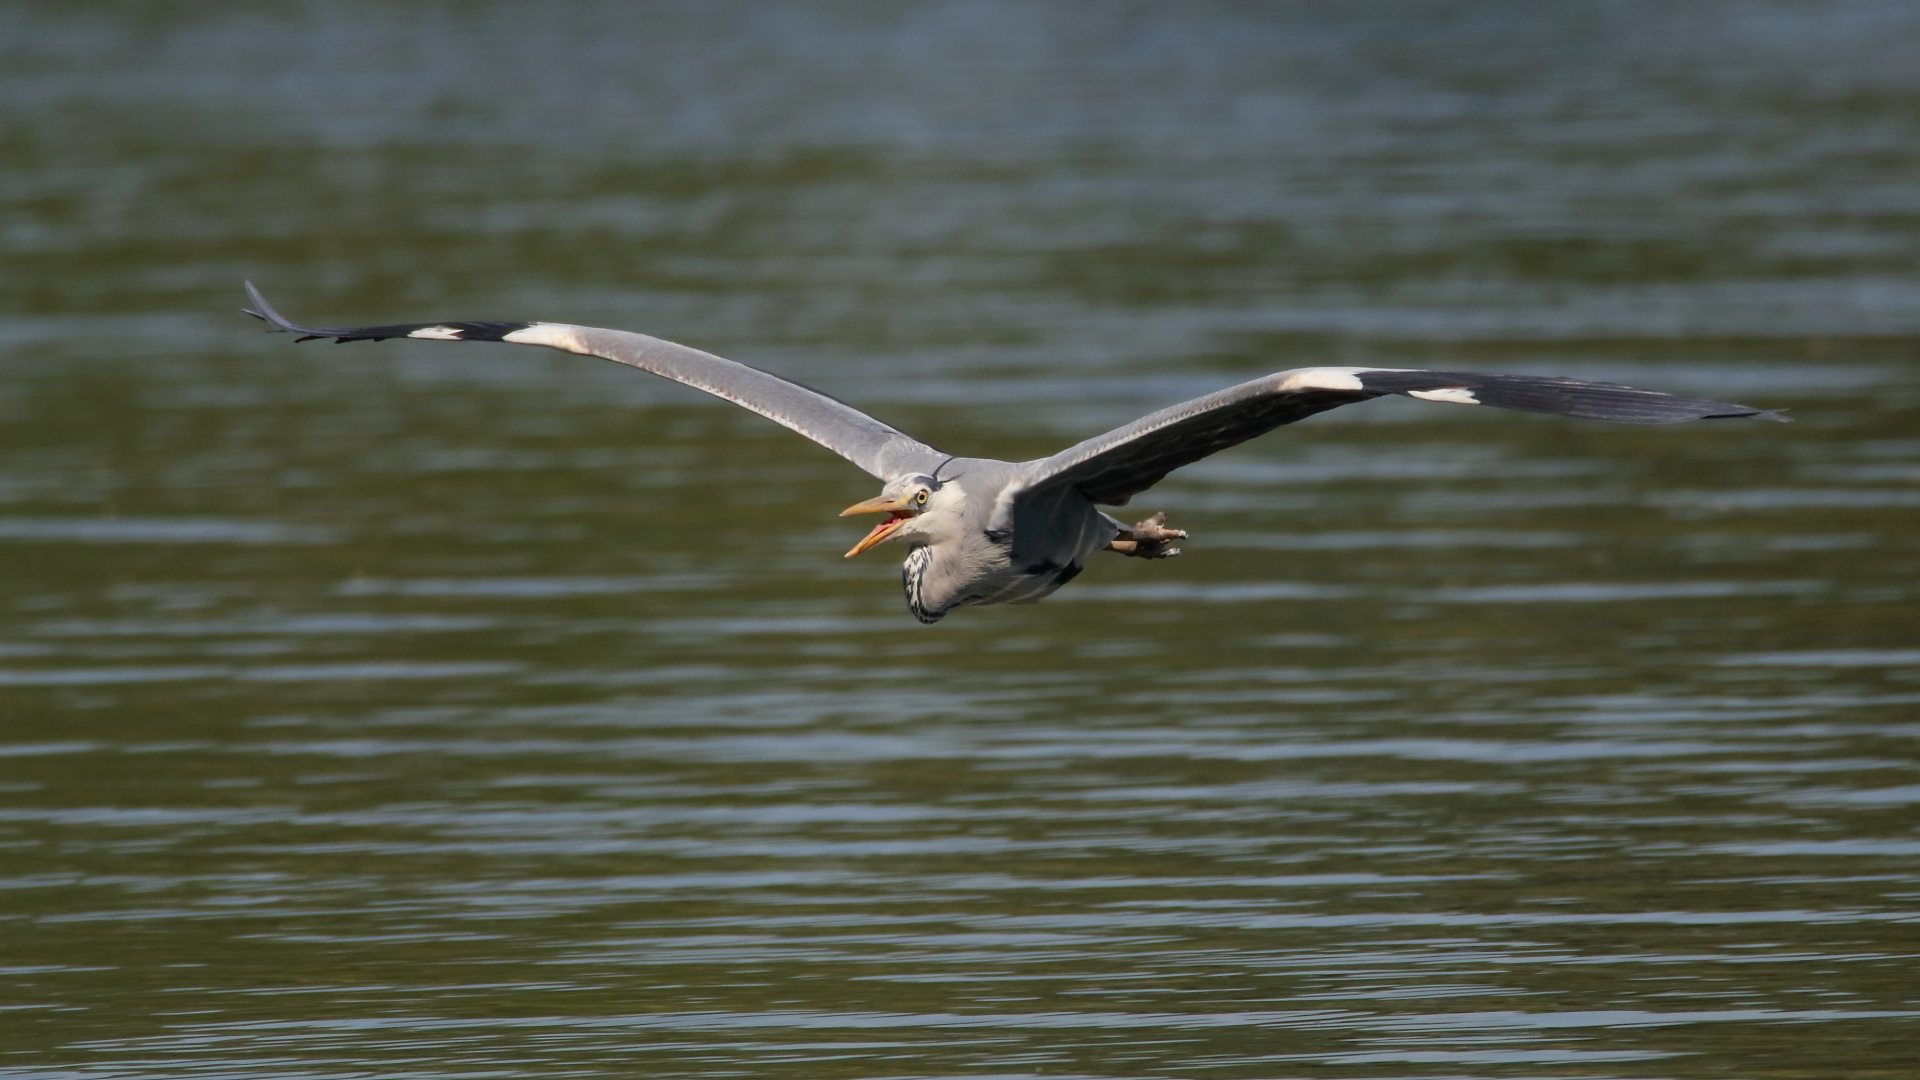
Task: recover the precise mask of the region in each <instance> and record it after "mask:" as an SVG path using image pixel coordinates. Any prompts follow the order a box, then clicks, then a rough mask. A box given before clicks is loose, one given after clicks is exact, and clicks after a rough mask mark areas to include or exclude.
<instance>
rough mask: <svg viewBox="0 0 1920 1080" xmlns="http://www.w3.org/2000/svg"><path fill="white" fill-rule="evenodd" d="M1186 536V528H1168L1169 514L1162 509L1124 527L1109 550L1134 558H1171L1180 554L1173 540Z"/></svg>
mask: <svg viewBox="0 0 1920 1080" xmlns="http://www.w3.org/2000/svg"><path fill="white" fill-rule="evenodd" d="M1186 538H1187V533H1186V530H1184V529H1169V528H1167V515H1166V513H1165V512H1164V511H1162V512H1161V513H1158V514H1155V515H1153V516H1152V517H1150V518H1148V519H1147V520H1145V521H1141V522H1136V523H1135V524H1134V526H1133V528H1131V529H1122V530H1121V531H1120V535H1119V536H1116V537H1114V538H1113V540H1112V542H1110V543H1109V544H1107V550H1108V551H1117V552H1119V553H1120V554H1122V555H1125V556H1128V557H1129V558H1134V559H1171V558H1173V557H1174V556H1175V555H1178V554H1180V549H1179V548H1177V547H1173V546H1171V545H1172V542H1173V541H1175V540H1185V539H1186Z"/></svg>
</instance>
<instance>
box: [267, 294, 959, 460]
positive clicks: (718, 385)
mask: <svg viewBox="0 0 1920 1080" xmlns="http://www.w3.org/2000/svg"><path fill="white" fill-rule="evenodd" d="M247 295H248V296H250V297H252V298H253V304H254V307H253V310H250V311H248V312H247V314H249V315H252V316H254V317H255V318H257V319H261V320H263V321H265V322H266V323H268V324H269V325H271V326H272V327H273V328H274V329H276V330H285V331H287V332H288V333H292V334H299V335H301V336H300V338H299V339H298V340H300V341H308V340H311V339H313V338H332V339H334V341H335V342H346V341H383V340H385V339H387V338H424V339H427V340H432V341H504V342H506V343H508V344H510V345H544V346H546V347H548V348H552V349H560V350H562V351H564V352H571V353H580V354H581V355H583V356H597V357H600V358H601V359H603V360H612V361H613V362H614V363H616V364H625V365H627V366H628V367H635V368H639V369H640V370H642V371H650V372H652V373H653V374H655V375H660V376H663V377H665V378H668V379H672V380H673V381H675V382H679V383H685V384H686V385H688V386H691V387H693V388H694V389H696V390H704V391H706V392H707V393H709V394H712V395H713V396H715V397H717V398H722V399H724V400H727V401H731V402H733V403H734V404H735V405H739V406H741V407H742V408H745V409H750V410H752V411H753V412H757V413H759V414H760V415H761V416H764V417H766V418H767V419H769V420H772V421H773V422H774V423H776V424H780V425H782V426H784V427H787V428H790V429H792V430H794V431H797V432H799V433H800V434H802V435H805V436H806V437H807V438H809V439H812V440H813V441H814V442H817V443H819V444H820V445H821V446H824V447H826V448H827V449H829V450H832V451H833V452H834V453H836V454H839V455H840V456H841V457H844V458H846V459H847V460H848V461H851V462H853V463H854V464H855V465H858V466H860V467H861V468H862V469H865V470H866V471H868V472H870V473H872V474H873V475H874V476H877V477H879V478H880V479H882V480H891V479H893V478H894V477H896V476H899V475H901V474H903V473H914V472H923V473H925V472H933V471H934V470H935V469H937V468H938V467H939V465H940V463H941V462H942V461H945V460H947V455H946V454H943V453H941V452H940V451H938V450H935V449H934V448H933V447H931V446H928V445H927V444H925V443H923V442H921V441H920V440H918V439H915V438H913V437H912V436H910V435H907V434H905V433H903V432H900V431H896V430H895V429H893V428H891V427H888V426H887V425H886V424H883V423H881V422H880V421H878V420H875V419H874V418H873V417H871V416H868V415H867V414H866V413H863V412H861V411H860V410H859V409H856V408H854V407H853V406H851V405H848V404H847V403H845V402H843V401H840V400H838V399H837V398H832V397H829V396H827V395H826V394H823V393H821V392H819V391H818V390H811V389H808V388H807V387H804V386H801V385H800V384H799V383H796V382H790V381H788V380H786V379H783V378H780V377H779V376H778V375H772V374H769V373H767V372H765V371H761V370H760V369H759V368H753V367H748V366H747V365H745V364H741V363H736V362H734V361H732V360H726V359H722V358H721V357H718V356H714V355H713V354H712V353H704V352H701V351H700V350H698V349H690V348H688V347H687V346H685V345H676V344H674V343H673V342H671V341H662V340H661V339H659V338H655V337H648V336H647V335H645V334H634V333H629V332H628V331H625V330H601V329H597V328H595V327H591V326H571V325H568V324H566V323H543V322H438V323H409V324H406V325H401V326H360V327H331V328H328V327H314V326H295V325H294V324H293V323H291V322H289V321H288V320H287V318H286V316H284V315H282V314H280V313H279V312H278V311H275V310H274V309H273V305H272V304H269V303H267V298H266V297H264V296H261V295H260V290H258V289H256V288H254V287H253V283H252V282H248V283H247Z"/></svg>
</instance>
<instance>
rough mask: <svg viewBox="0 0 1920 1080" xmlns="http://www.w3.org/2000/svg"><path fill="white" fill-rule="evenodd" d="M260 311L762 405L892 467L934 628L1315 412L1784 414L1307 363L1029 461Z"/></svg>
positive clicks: (799, 406) (717, 371)
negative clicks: (1376, 408) (1374, 402)
mask: <svg viewBox="0 0 1920 1080" xmlns="http://www.w3.org/2000/svg"><path fill="white" fill-rule="evenodd" d="M247 294H248V296H250V297H251V298H252V300H253V304H254V307H253V308H252V309H251V310H247V312H246V313H247V314H249V315H252V316H254V317H256V318H259V319H262V320H264V321H265V322H267V323H269V324H270V325H271V326H272V327H273V328H274V329H275V330H282V331H286V332H288V333H292V334H299V335H301V336H300V337H299V338H298V340H300V341H308V340H312V339H314V338H333V339H334V341H335V342H348V341H381V340H385V339H388V338H423V339H428V340H433V341H499V342H506V343H508V344H511V345H540V346H544V347H546V348H550V349H559V350H561V351H562V352H570V353H579V354H581V355H583V356H597V357H600V358H601V359H604V360H612V361H614V362H615V363H619V364H626V365H627V366H629V367H635V368H639V369H640V370H642V371H649V372H652V373H653V374H655V375H661V376H664V377H666V378H669V379H672V380H674V381H676V382H680V383H685V384H686V385H688V386H691V387H694V388H695V389H698V390H704V391H706V392H707V393H709V394H712V395H714V396H715V397H719V398H723V399H725V400H727V401H731V402H733V403H734V404H736V405H739V406H742V407H743V408H747V409H751V410H752V411H754V412H757V413H759V414H760V415H761V416H764V417H766V418H768V419H769V420H772V421H774V422H775V423H777V424H781V425H784V426H786V427H788V428H791V429H792V430H794V431H797V432H799V433H800V434H802V435H805V436H806V437H807V438H809V439H812V440H813V441H815V442H817V443H819V444H820V445H822V446H824V447H826V448H827V449H829V450H832V451H834V452H835V453H837V454H839V455H840V456H842V457H844V458H846V459H847V460H849V461H851V462H853V463H854V464H855V465H857V466H859V467H860V468H862V469H865V470H866V471H867V472H869V473H871V474H872V475H873V476H874V477H876V478H878V479H879V480H880V481H881V483H882V487H881V489H880V494H879V495H877V496H875V497H874V498H871V499H867V500H866V501H864V502H860V503H856V504H854V505H853V506H849V507H847V508H846V509H845V510H843V511H841V516H843V517H844V516H846V515H849V514H885V515H887V517H886V520H884V521H882V522H880V524H878V525H876V526H874V528H873V530H872V531H871V532H869V533H867V535H866V536H865V537H864V538H863V539H861V541H860V542H859V543H857V544H855V545H854V546H853V549H852V550H851V551H849V552H847V556H848V557H852V556H854V555H858V554H860V553H861V552H863V551H866V550H867V549H869V548H871V547H874V546H875V545H877V544H882V543H889V542H892V543H904V544H905V545H906V546H907V555H906V561H905V564H904V567H903V572H902V580H903V582H904V584H905V589H906V595H907V608H908V610H910V611H912V612H913V615H914V617H915V618H917V619H919V620H920V621H921V622H923V623H932V622H937V621H939V620H940V618H941V617H943V616H944V615H946V614H947V613H948V612H950V611H952V610H953V609H955V608H958V607H964V606H967V605H972V604H1018V603H1031V602H1033V601H1036V600H1039V599H1041V598H1043V597H1045V596H1047V595H1049V594H1051V593H1052V592H1053V591H1054V590H1056V589H1058V588H1060V586H1062V585H1065V584H1066V583H1067V582H1068V581H1071V580H1072V579H1073V577H1074V576H1075V575H1076V574H1078V573H1080V571H1081V569H1082V567H1083V566H1084V565H1085V564H1086V560H1087V558H1088V556H1090V555H1092V554H1093V553H1094V552H1096V551H1102V550H1106V551H1113V552H1117V553H1119V554H1121V555H1127V556H1131V557H1134V558H1144V559H1164V558H1169V557H1171V556H1174V555H1178V554H1179V553H1180V549H1178V548H1176V547H1173V546H1172V541H1174V540H1179V539H1183V538H1185V537H1186V535H1187V534H1186V533H1185V532H1182V531H1181V530H1179V529H1173V528H1168V527H1167V526H1166V518H1165V515H1164V514H1155V515H1153V516H1152V517H1149V518H1147V519H1146V520H1144V521H1141V522H1139V523H1137V524H1134V525H1126V524H1123V523H1122V522H1120V521H1119V520H1118V519H1115V518H1113V517H1110V516H1108V515H1107V514H1105V513H1103V512H1101V511H1100V510H1099V509H1098V507H1099V506H1101V505H1108V506H1124V505H1126V503H1127V501H1128V500H1129V499H1131V498H1133V496H1135V495H1138V494H1140V493H1141V492H1143V491H1145V490H1147V489H1148V488H1150V487H1152V486H1153V485H1154V484H1156V483H1158V482H1159V481H1160V480H1161V479H1162V478H1163V477H1165V476H1166V475H1167V474H1168V473H1170V472H1172V471H1173V470H1175V469H1177V468H1179V467H1181V466H1182V465H1190V464H1192V463H1193V462H1196V461H1199V460H1200V459H1201V458H1204V457H1206V456H1208V455H1209V454H1214V453H1218V452H1219V451H1221V450H1225V449H1227V448H1228V447H1230V446H1234V445H1237V444H1239V443H1242V442H1245V441H1247V440H1248V439H1252V438H1254V437H1256V436H1258V435H1263V434H1265V433H1266V432H1268V431H1271V430H1273V429H1274V428H1276V427H1279V426H1281V425H1283V424H1291V423H1293V422H1294V421H1296V420H1302V419H1305V418H1306V417H1309V416H1312V415H1313V414H1314V413H1318V412H1325V411H1326V410H1328V409H1334V408H1338V407H1340V406H1342V405H1349V404H1352V403H1354V402H1357V401H1366V400H1368V399H1369V398H1377V397H1385V396H1387V395H1390V394H1398V395H1403V396H1406V397H1410V398H1418V399H1421V400H1424V401H1437V402H1450V403H1453V404H1457V405H1491V406H1493V407H1495V408H1501V409H1517V410H1520V411H1522V412H1535V413H1547V414H1550V415H1554V416H1570V417H1577V418H1581V419H1587V420H1606V421H1612V422H1614V423H1624V424H1670V423H1677V422H1680V421H1683V420H1713V419H1727V418H1751V419H1757V420H1786V419H1787V418H1786V417H1784V416H1781V415H1780V414H1779V413H1776V412H1770V411H1768V410H1765V409H1756V408H1752V407H1750V406H1746V405H1732V404H1728V403H1726V402H1721V401H1708V400H1705V399H1702V398H1687V397H1675V396H1673V395H1671V394H1662V393H1658V392H1655V391H1652V390H1639V389H1635V388H1633V387H1630V386H1619V385H1615V384H1612V383H1597V382H1583V381H1579V380H1575V379H1563V378H1547V377H1541V376H1532V375H1500V374H1483V373H1478V372H1470V371H1421V370H1411V369H1405V368H1369V367H1308V368H1295V369H1293V370H1290V371H1281V372H1276V373H1274V374H1272V375H1263V376H1261V377H1260V378H1258V379H1253V380H1250V381H1248V382H1243V383H1240V384H1239V385H1237V386H1230V387H1227V388H1226V389H1224V390H1219V391H1216V392H1214V393H1211V394H1207V395H1205V396H1203V397H1197V398H1194V399H1193V400H1191V401H1185V402H1181V403H1180V404H1178V405H1172V406H1169V407H1167V408H1165V409H1161V410H1160V411H1159V412H1155V413H1150V414H1148V415H1146V416H1143V417H1141V418H1140V419H1138V420H1135V421H1134V422H1132V423H1130V424H1127V425H1124V426H1122V427H1118V428H1115V429H1113V430H1112V431H1109V432H1106V433H1105V434H1102V435H1095V436H1094V437H1093V438H1091V439H1087V440H1085V441H1083V442H1080V443H1077V444H1075V445H1073V446H1070V447H1067V448H1066V449H1065V450H1062V451H1060V452H1059V453H1057V454H1054V455H1052V456H1051V457H1044V458H1039V459H1036V460H1033V461H1019V462H1013V461H996V460H994V459H992V458H969V457H957V456H954V455H950V454H946V453H942V452H941V451H939V450H936V449H934V448H933V447H931V446H928V445H927V444H925V443H923V442H921V441H919V440H918V439H915V438H913V437H912V436H910V435H907V434H905V433H903V432H901V431H898V430H896V429H894V428H892V427H889V426H887V425H886V424H883V423H881V422H880V421H878V420H875V419H874V418H873V417H871V416H868V415H867V414H865V413H863V412H861V411H860V410H858V409H855V408H853V407H852V406H850V405H847V404H846V403H844V402H841V401H839V400H837V399H835V398H831V397H828V396H827V395H825V394H822V393H819V392H818V391H815V390H810V389H808V388H806V387H804V386H801V385H799V384H798V383H794V382H790V381H788V380H786V379H782V378H780V377H779V376H777V375H772V374H769V373H768V372H765V371H761V370H759V369H758V368H752V367H748V366H747V365H745V364H740V363H736V362H734V361H732V360H725V359H722V358H720V357H718V356H714V355H712V354H710V353H704V352H701V351H699V350H698V349H693V348H689V347H687V346H685V345H677V344H675V343H673V342H671V341H663V340H661V339H659V338H654V337H648V336H647V335H645V334H636V333H630V332H627V331H623V330H601V329H597V328H595V327H590V326H573V325H570V324H567V323H550V322H426V323H406V324H401V325H395V326H359V327H313V326H297V325H295V324H294V323H292V322H289V321H288V320H287V318H286V317H285V316H283V315H281V314H280V313H279V312H278V311H275V310H274V308H273V305H271V304H269V303H267V300H266V298H265V297H264V296H261V295H260V291H259V290H258V289H256V288H254V287H253V284H252V283H251V282H248V283H247Z"/></svg>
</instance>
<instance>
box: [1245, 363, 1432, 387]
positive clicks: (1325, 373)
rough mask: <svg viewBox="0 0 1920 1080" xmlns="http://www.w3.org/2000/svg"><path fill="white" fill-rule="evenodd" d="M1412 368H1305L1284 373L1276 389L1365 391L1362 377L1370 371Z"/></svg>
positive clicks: (1407, 369) (1406, 369)
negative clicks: (1361, 380)
mask: <svg viewBox="0 0 1920 1080" xmlns="http://www.w3.org/2000/svg"><path fill="white" fill-rule="evenodd" d="M1409 370H1412V369H1410V368H1379V367H1303V368H1295V369H1293V370H1292V371H1283V372H1281V373H1280V374H1281V375H1282V376H1284V377H1283V378H1281V380H1280V381H1279V383H1278V384H1277V385H1276V386H1275V389H1277V390H1281V391H1288V390H1365V389H1366V387H1365V386H1364V385H1362V384H1361V382H1360V376H1361V375H1363V374H1365V373H1366V372H1369V371H1409Z"/></svg>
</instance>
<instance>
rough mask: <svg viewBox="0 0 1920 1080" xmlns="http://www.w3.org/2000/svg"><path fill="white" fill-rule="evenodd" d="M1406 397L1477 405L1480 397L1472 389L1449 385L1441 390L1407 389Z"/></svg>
mask: <svg viewBox="0 0 1920 1080" xmlns="http://www.w3.org/2000/svg"><path fill="white" fill-rule="evenodd" d="M1407 396H1408V397H1417V398H1419V399H1420V400H1421V401H1451V402H1453V403H1454V404H1455V405H1478V404H1480V399H1479V398H1477V397H1474V396H1473V391H1471V390H1469V389H1467V388H1466V387H1464V386H1449V387H1446V388H1445V389H1442V390H1409V391H1407Z"/></svg>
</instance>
